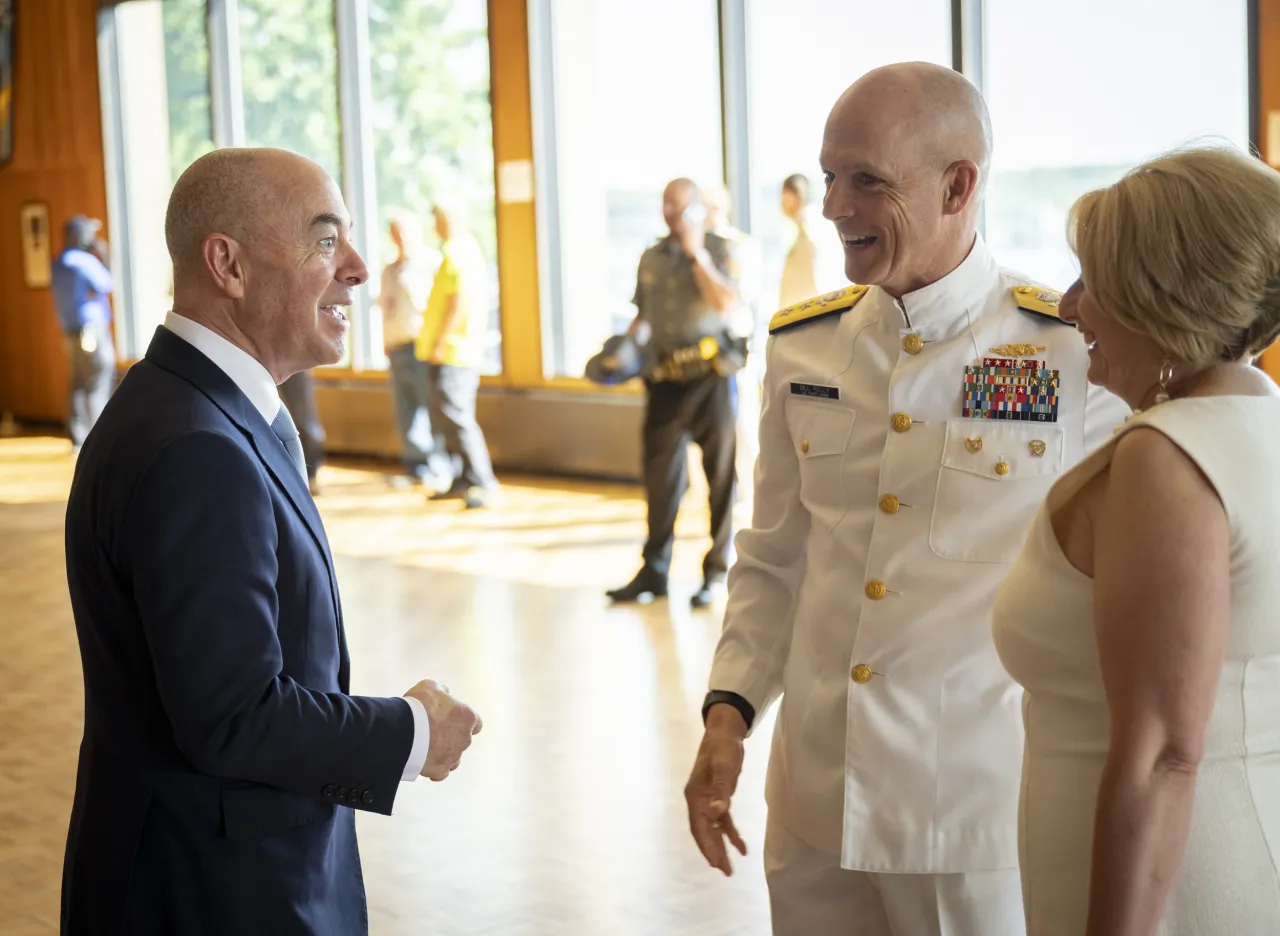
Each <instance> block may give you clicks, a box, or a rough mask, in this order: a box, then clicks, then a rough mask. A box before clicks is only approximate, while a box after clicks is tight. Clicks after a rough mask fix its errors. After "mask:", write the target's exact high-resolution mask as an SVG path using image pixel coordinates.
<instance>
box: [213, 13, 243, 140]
mask: <svg viewBox="0 0 1280 936" xmlns="http://www.w3.org/2000/svg"><path fill="white" fill-rule="evenodd" d="M205 10H206V14H207V17H208V19H207V26H208V31H209V104H210V109H211V110H212V112H213V145H214V146H216V147H218V148H222V147H226V146H244V142H245V133H244V89H243V86H242V84H241V73H240V3H239V0H208V3H207V6H206V8H205Z"/></svg>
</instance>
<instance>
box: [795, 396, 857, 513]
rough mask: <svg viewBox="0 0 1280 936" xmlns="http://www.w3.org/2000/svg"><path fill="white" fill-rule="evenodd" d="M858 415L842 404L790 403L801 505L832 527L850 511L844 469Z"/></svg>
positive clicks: (808, 401)
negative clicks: (798, 465) (798, 469)
mask: <svg viewBox="0 0 1280 936" xmlns="http://www.w3.org/2000/svg"><path fill="white" fill-rule="evenodd" d="M854 416H855V414H854V411H853V410H852V409H850V408H849V407H847V406H841V405H840V404H839V403H820V402H818V401H816V400H803V399H795V398H792V399H788V400H787V428H788V429H789V430H790V432H791V444H792V445H793V446H794V447H795V453H796V458H797V459H798V460H799V462H800V502H801V503H803V504H804V506H805V507H806V508H807V509H808V510H809V512H810V513H811V514H813V515H814V516H815V517H820V518H822V519H823V521H824V522H825V523H826V524H827V525H828V528H830V527H831V526H834V525H835V524H836V523H838V522H839V520H840V518H841V517H842V516H843V515H844V512H845V510H846V509H847V503H846V500H845V495H844V484H843V481H842V479H841V470H842V466H843V463H844V453H845V450H846V449H847V448H848V447H849V435H850V434H851V433H852V432H853V421H854Z"/></svg>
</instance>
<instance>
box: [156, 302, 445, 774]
mask: <svg viewBox="0 0 1280 936" xmlns="http://www.w3.org/2000/svg"><path fill="white" fill-rule="evenodd" d="M164 327H165V328H167V329H168V330H169V331H171V332H173V333H174V334H175V335H177V336H178V337H179V338H181V339H182V340H183V341H185V342H186V343H187V344H189V345H191V346H192V347H193V348H195V349H196V350H197V351H199V352H200V353H201V354H203V355H204V356H205V357H207V358H208V359H209V360H210V361H212V362H213V363H214V364H215V365H216V366H217V367H218V368H219V369H220V370H221V371H222V372H223V373H224V374H226V375H227V376H228V377H230V378H231V381H232V383H234V384H235V385H236V386H237V387H239V388H240V392H241V393H243V394H244V395H245V396H247V397H248V398H249V402H250V403H252V404H253V408H254V409H256V410H257V411H258V413H259V414H261V416H262V418H263V419H264V420H265V421H266V423H267V425H268V426H270V425H271V423H272V422H273V421H274V420H275V418H276V414H277V413H279V412H280V407H281V406H283V405H284V404H283V403H282V402H281V401H280V393H279V391H278V390H277V389H276V382H275V380H274V378H272V376H271V374H270V373H269V372H268V371H267V369H266V368H265V367H263V366H262V363H261V362H260V361H259V360H258V359H257V358H255V357H254V356H253V355H251V354H249V353H248V352H247V351H245V350H244V349H242V348H240V347H238V346H236V345H235V344H232V343H231V342H230V341H228V340H227V339H226V338H223V337H222V336H221V335H219V334H218V333H217V332H214V331H210V330H209V329H208V328H205V327H204V326H203V325H201V324H200V323H199V322H193V321H192V320H191V319H189V318H184V317H183V316H181V315H178V314H176V313H174V312H170V313H169V314H168V315H166V316H165V319H164ZM403 698H404V701H405V702H406V703H408V705H409V710H410V711H412V712H413V746H412V747H411V748H410V750H409V759H408V761H407V762H406V763H405V767H404V773H403V774H401V776H400V779H401V780H409V781H413V780H416V779H418V775H419V774H420V773H421V772H422V765H423V764H425V763H426V761H427V750H428V748H429V747H430V745H431V722H430V721H429V720H428V719H427V710H426V709H425V708H423V707H422V703H421V702H419V701H418V700H417V699H414V698H410V697H408V696H404V697H403Z"/></svg>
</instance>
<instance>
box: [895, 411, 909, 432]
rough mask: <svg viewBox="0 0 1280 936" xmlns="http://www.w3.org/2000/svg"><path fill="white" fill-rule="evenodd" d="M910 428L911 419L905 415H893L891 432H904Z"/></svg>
mask: <svg viewBox="0 0 1280 936" xmlns="http://www.w3.org/2000/svg"><path fill="white" fill-rule="evenodd" d="M910 428H911V417H910V416H908V415H907V414H906V413H894V414H893V431H894V432H906V431H907V430H908V429H910Z"/></svg>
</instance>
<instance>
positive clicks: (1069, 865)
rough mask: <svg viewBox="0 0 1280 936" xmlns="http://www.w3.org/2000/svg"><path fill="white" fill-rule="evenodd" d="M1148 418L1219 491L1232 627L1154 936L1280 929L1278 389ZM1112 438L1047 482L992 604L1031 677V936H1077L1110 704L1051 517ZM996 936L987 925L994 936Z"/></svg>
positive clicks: (1087, 618)
mask: <svg viewBox="0 0 1280 936" xmlns="http://www.w3.org/2000/svg"><path fill="white" fill-rule="evenodd" d="M1137 426H1150V427H1152V428H1154V429H1157V430H1158V431H1160V432H1161V433H1163V434H1164V435H1165V436H1166V437H1168V438H1169V439H1171V440H1172V441H1173V442H1174V443H1175V444H1176V445H1177V446H1179V448H1181V449H1182V450H1183V451H1184V452H1185V453H1186V454H1187V455H1188V456H1189V457H1190V458H1191V459H1192V460H1193V461H1195V462H1196V464H1198V465H1199V466H1200V468H1201V470H1202V471H1203V472H1204V474H1205V476H1206V477H1207V478H1208V479H1209V481H1210V482H1211V483H1212V484H1213V485H1214V487H1215V488H1216V489H1217V492H1218V495H1219V497H1220V498H1221V500H1222V502H1223V505H1224V507H1225V509H1226V514H1227V520H1228V526H1229V531H1230V547H1231V551H1230V563H1231V570H1230V571H1231V590H1230V595H1231V624H1230V633H1229V638H1228V643H1227V654H1226V663H1225V665H1224V667H1223V670H1222V676H1221V682H1220V684H1219V687H1218V695H1217V700H1216V702H1215V703H1214V709H1213V715H1212V717H1211V719H1210V723H1209V728H1208V733H1207V736H1206V739H1205V741H1206V743H1205V757H1204V762H1203V763H1202V764H1201V766H1200V771H1199V775H1198V779H1197V783H1196V797H1195V806H1194V808H1193V815H1192V821H1191V829H1190V834H1189V836H1188V839H1187V848H1186V853H1185V855H1184V857H1183V859H1182V867H1181V871H1180V873H1179V876H1178V878H1177V880H1176V882H1175V884H1174V888H1173V891H1172V893H1171V895H1170V898H1169V901H1168V903H1167V904H1166V907H1165V912H1164V917H1163V920H1162V922H1161V924H1160V928H1159V930H1158V933H1159V936H1218V934H1221V936H1280V875H1278V874H1277V861H1280V399H1277V398H1272V397H1241V396H1232V397H1225V396H1224V397H1201V398H1185V399H1179V400H1171V401H1169V402H1166V403H1163V404H1160V405H1158V406H1156V407H1153V408H1152V409H1150V410H1148V411H1146V412H1144V413H1142V414H1140V415H1136V416H1134V417H1133V418H1131V419H1130V420H1129V422H1127V423H1126V424H1125V425H1124V427H1123V428H1122V429H1121V431H1120V432H1119V433H1117V436H1116V438H1117V439H1118V438H1119V437H1120V435H1122V434H1123V433H1124V432H1126V431H1129V430H1131V429H1132V428H1134V427H1137ZM1114 446H1115V440H1112V442H1110V443H1109V444H1107V445H1106V446H1104V447H1103V448H1101V449H1099V450H1098V451H1097V452H1095V453H1093V454H1092V455H1091V456H1089V457H1088V458H1086V459H1085V460H1084V461H1082V462H1081V463H1080V464H1079V465H1077V466H1076V467H1075V468H1074V469H1073V470H1072V471H1070V472H1068V473H1067V474H1066V475H1064V476H1063V477H1062V479H1061V480H1060V481H1059V482H1058V483H1057V485H1055V487H1054V488H1053V490H1051V491H1050V493H1049V496H1048V498H1047V499H1046V502H1045V503H1044V504H1042V505H1041V508H1040V511H1039V513H1038V514H1037V516H1036V518H1035V521H1034V523H1033V524H1032V526H1031V529H1030V532H1029V534H1028V539H1027V542H1026V544H1025V546H1024V549H1023V552H1022V555H1021V557H1020V558H1019V559H1018V561H1017V562H1016V563H1015V564H1014V566H1013V567H1012V569H1011V570H1010V573H1009V576H1008V578H1007V580H1006V581H1005V583H1004V585H1003V587H1002V588H1001V590H1000V592H999V594H998V596H997V598H996V604H995V609H994V614H993V618H992V621H993V625H992V626H993V628H994V636H995V642H996V649H997V650H998V652H999V654H1000V659H1001V660H1002V661H1003V663H1004V665H1005V668H1006V669H1007V670H1008V671H1009V674H1010V675H1011V676H1012V677H1013V678H1014V679H1015V680H1017V681H1018V682H1019V683H1020V684H1021V685H1022V686H1023V688H1024V690H1025V693H1024V696H1023V703H1022V713H1023V726H1024V728H1025V732H1026V745H1025V749H1024V754H1023V765H1022V794H1021V798H1020V803H1019V821H1018V826H1019V853H1020V861H1021V872H1022V889H1023V896H1024V902H1025V910H1026V915H1027V936H1082V934H1083V933H1084V927H1085V918H1086V916H1087V913H1088V902H1089V874H1090V863H1091V859H1092V856H1091V849H1092V841H1093V825H1094V809H1095V805H1096V801H1097V793H1098V783H1099V780H1100V778H1101V774H1102V767H1103V762H1104V760H1105V758H1106V754H1107V745H1108V731H1109V723H1110V719H1109V714H1108V710H1107V703H1106V696H1105V694H1104V692H1103V688H1102V674H1101V671H1100V669H1099V665H1098V650H1097V642H1096V640H1095V636H1094V626H1093V580H1092V579H1091V578H1089V577H1088V576H1085V575H1084V574H1083V573H1081V572H1080V571H1078V570H1077V569H1076V568H1075V567H1074V566H1072V565H1071V564H1070V563H1069V562H1068V561H1067V559H1066V557H1065V555H1064V554H1063V552H1062V549H1061V548H1060V547H1059V545H1058V541H1057V538H1056V537H1055V535H1054V532H1053V527H1052V525H1051V523H1050V520H1049V517H1050V513H1051V512H1052V511H1053V510H1055V509H1056V508H1057V507H1059V506H1060V505H1061V504H1063V503H1065V502H1066V501H1067V500H1068V499H1070V497H1071V496H1072V495H1073V494H1074V493H1075V492H1076V491H1078V490H1080V488H1081V487H1082V486H1083V485H1084V484H1085V482H1087V481H1088V480H1089V479H1090V478H1092V477H1093V476H1095V475H1096V474H1097V473H1098V472H1100V471H1101V470H1103V469H1104V468H1105V467H1106V466H1107V465H1108V464H1109V463H1110V461H1111V456H1112V452H1113V451H1114ZM992 936H996V934H992Z"/></svg>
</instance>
